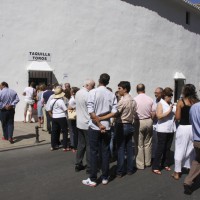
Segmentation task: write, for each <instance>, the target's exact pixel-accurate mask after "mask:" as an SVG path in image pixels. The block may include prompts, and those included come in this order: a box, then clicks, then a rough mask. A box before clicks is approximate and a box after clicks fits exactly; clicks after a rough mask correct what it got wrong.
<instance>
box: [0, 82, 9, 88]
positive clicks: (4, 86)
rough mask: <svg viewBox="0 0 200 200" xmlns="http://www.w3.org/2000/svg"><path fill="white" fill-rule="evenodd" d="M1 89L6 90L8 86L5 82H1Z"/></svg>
mask: <svg viewBox="0 0 200 200" xmlns="http://www.w3.org/2000/svg"><path fill="white" fill-rule="evenodd" d="M0 87H1V89H3V88H8V87H9V86H8V83H6V82H5V81H3V82H2V83H1V86H0Z"/></svg>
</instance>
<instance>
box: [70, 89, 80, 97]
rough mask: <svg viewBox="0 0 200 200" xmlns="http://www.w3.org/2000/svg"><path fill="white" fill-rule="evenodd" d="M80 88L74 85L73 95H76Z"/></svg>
mask: <svg viewBox="0 0 200 200" xmlns="http://www.w3.org/2000/svg"><path fill="white" fill-rule="evenodd" d="M79 90H80V89H79V88H78V87H72V88H71V96H75V95H76V93H77V92H78V91H79Z"/></svg>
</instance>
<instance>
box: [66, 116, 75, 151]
mask: <svg viewBox="0 0 200 200" xmlns="http://www.w3.org/2000/svg"><path fill="white" fill-rule="evenodd" d="M67 122H68V128H69V136H70V147H71V148H73V147H74V134H73V128H72V120H70V119H68V121H67Z"/></svg>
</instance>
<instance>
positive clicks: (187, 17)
mask: <svg viewBox="0 0 200 200" xmlns="http://www.w3.org/2000/svg"><path fill="white" fill-rule="evenodd" d="M186 24H188V25H190V12H186Z"/></svg>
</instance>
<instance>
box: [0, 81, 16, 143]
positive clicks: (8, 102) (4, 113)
mask: <svg viewBox="0 0 200 200" xmlns="http://www.w3.org/2000/svg"><path fill="white" fill-rule="evenodd" d="M18 102H19V97H18V95H17V93H16V92H15V91H14V90H11V89H9V88H8V84H7V83H6V82H2V83H1V91H0V110H1V123H2V129H3V138H2V139H3V140H9V142H10V143H11V144H13V143H14V141H13V130H14V115H15V107H16V104H17V103H18Z"/></svg>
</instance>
